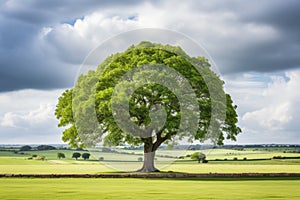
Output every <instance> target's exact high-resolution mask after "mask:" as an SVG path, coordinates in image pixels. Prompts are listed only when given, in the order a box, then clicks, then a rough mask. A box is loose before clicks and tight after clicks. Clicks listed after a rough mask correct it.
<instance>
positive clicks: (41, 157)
mask: <svg viewBox="0 0 300 200" xmlns="http://www.w3.org/2000/svg"><path fill="white" fill-rule="evenodd" d="M36 159H37V160H42V161H44V160H46V156H38V157H37V158H36Z"/></svg>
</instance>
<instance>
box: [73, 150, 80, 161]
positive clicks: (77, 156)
mask: <svg viewBox="0 0 300 200" xmlns="http://www.w3.org/2000/svg"><path fill="white" fill-rule="evenodd" d="M80 156H81V154H80V153H78V152H74V153H73V155H72V158H75V159H76V160H77V159H78V158H80Z"/></svg>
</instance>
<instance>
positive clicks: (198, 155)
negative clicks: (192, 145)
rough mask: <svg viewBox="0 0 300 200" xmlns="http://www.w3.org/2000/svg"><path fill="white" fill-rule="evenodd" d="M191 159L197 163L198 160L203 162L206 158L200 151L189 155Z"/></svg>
mask: <svg viewBox="0 0 300 200" xmlns="http://www.w3.org/2000/svg"><path fill="white" fill-rule="evenodd" d="M191 159H192V160H197V161H198V162H199V163H200V161H202V162H204V161H205V159H206V155H205V154H203V153H201V152H195V153H193V154H192V155H191Z"/></svg>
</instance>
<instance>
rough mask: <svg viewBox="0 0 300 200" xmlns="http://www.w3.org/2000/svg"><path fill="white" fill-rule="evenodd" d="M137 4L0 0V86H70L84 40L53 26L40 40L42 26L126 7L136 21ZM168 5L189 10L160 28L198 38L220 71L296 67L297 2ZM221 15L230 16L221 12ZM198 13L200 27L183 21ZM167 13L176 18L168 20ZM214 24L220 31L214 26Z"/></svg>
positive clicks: (299, 42)
mask: <svg viewBox="0 0 300 200" xmlns="http://www.w3.org/2000/svg"><path fill="white" fill-rule="evenodd" d="M144 3H145V1H136V0H132V1H121V0H120V1H109V0H104V1H96V0H93V1H89V2H88V3H87V2H86V1H84V0H78V1H76V2H74V1H71V0H53V1H39V0H31V1H21V0H20V1H2V3H0V92H4V91H11V90H18V89H24V88H37V89H51V88H63V87H71V86H72V84H73V81H74V80H73V79H74V77H75V74H76V70H77V69H78V66H79V65H80V64H81V62H82V61H83V59H84V56H85V55H86V53H87V49H89V48H91V47H90V46H89V45H87V44H84V40H82V41H80V40H77V39H76V38H75V39H74V42H73V44H70V43H68V41H65V42H64V41H62V40H58V39H57V38H55V36H58V35H59V33H57V34H56V31H57V30H53V32H52V33H51V34H50V35H49V37H47V38H46V41H44V42H47V46H45V45H44V44H40V41H39V37H40V34H41V31H42V30H43V28H44V27H55V26H57V25H59V24H61V23H69V24H71V25H73V24H74V22H75V20H76V19H82V18H83V17H84V16H86V15H88V14H91V13H93V12H95V11H99V12H102V11H103V10H105V9H106V10H107V9H108V10H114V9H116V13H115V14H116V15H118V13H117V12H118V11H120V10H122V12H123V13H126V12H128V13H127V15H128V16H133V14H134V16H135V20H139V15H143V12H142V11H141V12H140V13H138V15H135V13H134V12H132V9H131V8H132V7H135V6H137V5H140V4H144ZM148 4H149V5H152V6H153V7H155V8H157V9H158V10H159V9H166V8H167V7H169V6H170V3H167V1H163V2H160V1H149V2H148ZM173 4H178V5H179V4H185V5H186V7H188V11H189V12H191V13H182V16H189V15H190V16H191V17H186V18H184V19H183V17H182V18H181V16H175V15H172V13H168V15H166V18H168V20H169V19H170V20H169V22H168V23H169V24H167V25H166V28H172V27H174V28H173V29H175V30H178V31H181V32H183V33H186V34H188V35H190V36H191V37H193V38H195V39H196V40H198V39H199V41H200V42H201V41H202V42H204V43H205V46H206V48H207V50H208V51H209V52H210V54H211V55H212V57H213V58H214V60H215V61H216V63H217V64H218V66H219V68H220V71H221V72H222V73H224V74H230V73H236V72H248V71H258V72H271V71H280V70H286V69H292V68H298V67H300V56H299V52H300V37H299V35H300V24H299V22H298V21H299V19H300V14H299V13H300V1H297V0H286V1H279V0H274V1H271V0H264V1H249V2H245V1H234V0H228V1H187V2H182V1H178V2H177V3H176V2H174V3H173ZM183 7H184V6H183ZM168 9H170V8H168ZM180 9H181V8H180ZM134 11H137V12H138V11H139V10H134ZM112 13H113V11H112ZM226 14H228V15H230V16H232V17H231V18H230V17H229V18H228V19H227V18H223V15H226ZM198 15H206V16H207V18H204V20H207V24H208V25H207V26H206V27H205V28H203V29H206V30H203V29H202V30H201V31H200V32H199V33H197V31H198V29H199V26H201V25H197V24H190V23H189V20H192V19H193V18H197V16H198ZM112 16H113V15H112ZM153 17H155V12H154V13H153ZM218 17H219V18H218ZM172 18H175V19H176V20H174V21H172V20H171V19H172ZM162 20H164V19H162ZM199 21H201V20H200V19H199ZM216 21H217V22H216ZM181 22H182V24H184V26H182V29H180V28H177V26H176V24H177V23H181ZM157 23H160V22H159V21H157ZM172 23H173V24H172ZM220 25H222V27H223V28H222V31H223V32H224V33H225V34H224V33H222V34H221V33H219V32H218V30H214V29H215V28H218V26H220ZM247 26H248V28H247ZM252 26H253V27H252ZM256 28H257V29H258V30H257V32H256V30H255V29H256ZM200 29H201V27H200ZM264 29H266V30H265V31H264ZM261 31H262V32H261ZM227 32H228V33H227ZM268 34H270V35H268ZM104 35H105V34H104ZM104 39H105V38H104ZM43 45H44V46H43ZM81 46H82V48H80V47H81ZM74 47H76V48H74ZM80 55H81V56H80Z"/></svg>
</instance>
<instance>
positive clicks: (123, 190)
mask: <svg viewBox="0 0 300 200" xmlns="http://www.w3.org/2000/svg"><path fill="white" fill-rule="evenodd" d="M206 151H207V152H204V153H206V154H207V159H209V160H210V161H209V163H206V164H203V163H201V164H198V163H197V162H196V161H192V160H191V159H190V158H189V157H187V155H190V154H192V153H193V152H195V151H177V152H174V151H167V150H165V151H159V152H157V155H159V156H158V157H157V163H158V164H157V166H158V167H160V166H163V165H164V164H165V168H160V169H161V170H162V171H164V172H167V171H173V172H185V173H248V172H252V173H279V172H286V173H300V159H276V160H273V159H271V160H255V161H253V160H250V159H253V158H272V157H273V156H286V157H289V156H290V157H295V156H299V153H283V152H282V150H280V149H279V150H274V151H263V150H260V151H258V150H255V151H254V150H252V149H247V150H244V151H238V150H230V149H214V150H206ZM58 152H62V153H64V154H65V155H66V158H65V159H60V160H59V159H57V157H56V156H57V153H58ZM73 152H75V151H72V150H51V151H28V152H24V154H15V153H13V152H4V151H0V173H11V174H87V173H91V174H96V173H116V172H118V170H115V169H112V168H111V167H112V166H118V165H119V166H122V167H123V169H126V170H127V171H134V170H136V169H138V168H139V167H141V165H142V162H138V161H137V159H138V158H139V157H141V155H140V154H141V151H140V150H134V151H131V150H130V151H125V152H126V153H127V154H119V153H113V152H98V153H97V154H92V157H91V158H90V160H86V161H85V160H83V159H79V160H74V159H72V158H71V157H72V154H73ZM83 152H86V151H82V152H81V153H83ZM33 154H36V155H38V156H41V155H43V156H45V157H46V160H45V161H42V160H36V159H35V158H34V159H28V158H31V156H32V155H33ZM166 155H167V156H174V155H176V156H179V155H183V156H184V159H179V160H176V161H175V159H172V158H168V157H166ZM99 157H104V162H99V161H98V158H99ZM234 157H237V158H238V161H232V160H233V158H234ZM244 157H247V159H248V160H247V161H243V160H242V159H243V158H244ZM225 158H226V159H227V161H224V159H225ZM215 159H222V161H216V160H215ZM174 161H175V162H174ZM124 165H125V167H124ZM299 187H300V179H299V178H252V179H249V178H248V179H246V178H206V179H205V178H202V179H129V178H123V179H120V178H115V179H112V178H98V179H97V178H87V179H84V178H54V179H48V178H44V179H42V178H0V199H5V200H6V199H300V190H299Z"/></svg>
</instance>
